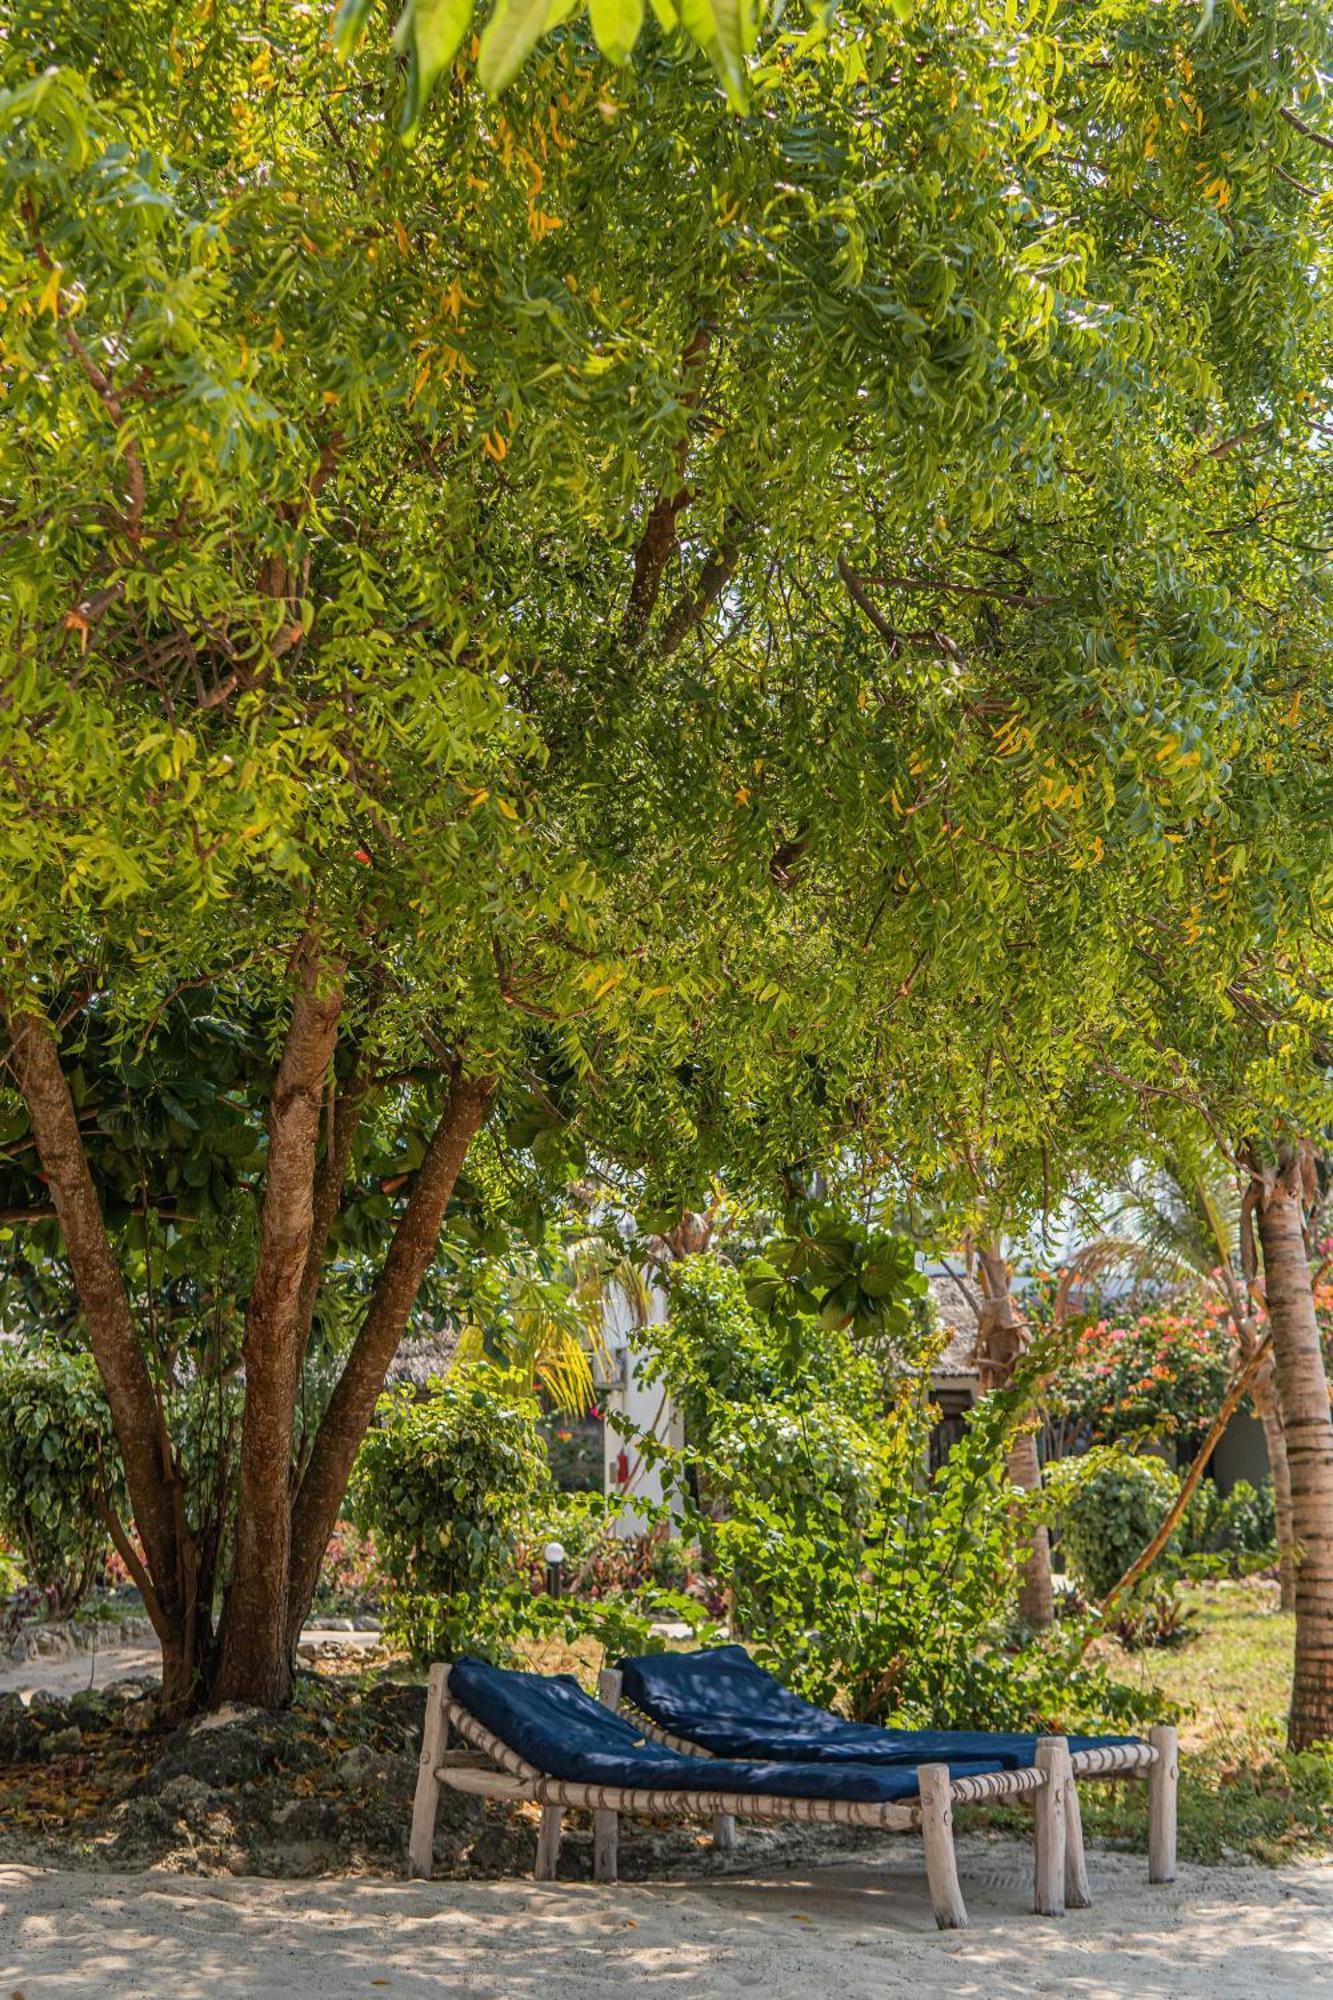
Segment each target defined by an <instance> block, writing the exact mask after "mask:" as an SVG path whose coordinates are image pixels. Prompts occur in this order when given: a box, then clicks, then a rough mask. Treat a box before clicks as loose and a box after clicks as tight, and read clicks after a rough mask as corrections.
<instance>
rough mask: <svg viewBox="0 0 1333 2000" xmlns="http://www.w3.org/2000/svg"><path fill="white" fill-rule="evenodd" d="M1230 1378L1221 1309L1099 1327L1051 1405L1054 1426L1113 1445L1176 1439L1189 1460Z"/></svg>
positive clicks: (1161, 1313) (1153, 1314) (1086, 1337)
mask: <svg viewBox="0 0 1333 2000" xmlns="http://www.w3.org/2000/svg"><path fill="white" fill-rule="evenodd" d="M1230 1376H1231V1346H1230V1340H1229V1336H1228V1332H1227V1324H1226V1320H1225V1317H1224V1315H1223V1314H1222V1313H1221V1311H1220V1309H1218V1308H1215V1307H1211V1306H1209V1305H1208V1304H1207V1303H1206V1302H1203V1301H1200V1302H1199V1303H1197V1304H1196V1305H1193V1306H1190V1307H1188V1308H1182V1309H1181V1310H1179V1311H1168V1310H1167V1309H1166V1308H1165V1307H1160V1306H1158V1307H1154V1308H1153V1310H1152V1311H1150V1312H1145V1313H1140V1314H1139V1316H1138V1318H1137V1319H1134V1320H1131V1321H1129V1323H1128V1324H1126V1325H1123V1326H1120V1325H1116V1324H1114V1323H1112V1322H1110V1321H1107V1320H1099V1321H1097V1323H1096V1324H1095V1325H1093V1326H1090V1327H1088V1328H1087V1329H1086V1330H1085V1331H1084V1333H1083V1334H1082V1335H1081V1337H1080V1339H1079V1343H1078V1347H1077V1349H1076V1350H1075V1353H1074V1355H1073V1357H1072V1359H1070V1360H1069V1361H1067V1362H1065V1363H1064V1364H1063V1365H1062V1366H1061V1368H1060V1370H1059V1373H1058V1374H1057V1376H1056V1378H1055V1380H1054V1381H1053V1383H1052V1384H1051V1386H1050V1388H1049V1390H1048V1392H1047V1403H1048V1408H1049V1412H1050V1416H1051V1418H1052V1420H1053V1421H1054V1422H1056V1423H1057V1424H1059V1425H1060V1426H1061V1427H1062V1428H1063V1429H1064V1430H1065V1431H1066V1433H1068V1434H1069V1435H1070V1436H1071V1437H1072V1438H1074V1439H1075V1440H1077V1441H1082V1442H1085V1443H1089V1444H1114V1443H1117V1442H1119V1441H1122V1440H1129V1439H1136V1438H1139V1437H1141V1436H1142V1435H1143V1434H1144V1433H1145V1432H1147V1433H1150V1434H1151V1435H1152V1436H1153V1437H1155V1438H1172V1439H1174V1440H1175V1442H1176V1444H1177V1447H1178V1449H1179V1450H1180V1451H1181V1452H1182V1454H1183V1455H1184V1456H1185V1457H1187V1458H1188V1457H1190V1456H1192V1455H1193V1453H1194V1451H1195V1450H1196V1449H1197V1448H1198V1446H1199V1445H1200V1444H1201V1443H1202V1442H1203V1436H1204V1433H1205V1431H1206V1430H1207V1428H1208V1425H1209V1424H1210V1423H1211V1421H1212V1419H1213V1416H1214V1413H1215V1412H1216V1410H1217V1408H1218V1406H1219V1404H1220V1403H1221V1401H1222V1398H1223V1396H1224V1395H1225V1393H1226V1386H1227V1383H1228V1381H1229V1379H1230Z"/></svg>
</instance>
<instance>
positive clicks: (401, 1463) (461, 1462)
mask: <svg viewBox="0 0 1333 2000" xmlns="http://www.w3.org/2000/svg"><path fill="white" fill-rule="evenodd" d="M538 1414H539V1413H538V1410H537V1406H536V1404H535V1403H531V1402H528V1401H526V1400H516V1399H515V1398H514V1396H513V1394H512V1392H511V1391H510V1390H508V1389H507V1388H506V1387H505V1386H503V1385H500V1384H499V1383H498V1382H497V1380H496V1378H495V1377H494V1376H493V1375H492V1374H491V1373H490V1371H488V1370H487V1369H486V1368H485V1367H484V1366H481V1365H478V1366H476V1367H473V1368H470V1369H468V1370H467V1371H466V1372H465V1373H464V1374H462V1375H461V1376H459V1377H457V1378H454V1379H451V1380H450V1381H448V1382H433V1383H432V1384H431V1385H430V1391H429V1394H428V1395H427V1396H426V1397H424V1398H423V1399H420V1400H418V1399H417V1397H416V1396H415V1395H414V1394H413V1392H412V1391H411V1390H410V1389H406V1388H404V1389H401V1390H398V1391H395V1392H394V1393H392V1394H390V1395H387V1396H384V1397H382V1398H381V1401H380V1406H379V1410H378V1413H377V1417H376V1422H375V1424H374V1425H373V1427H372V1428H371V1429H370V1430H369V1431H368V1432H367V1434H366V1437H365V1439H364V1440H363V1442H362V1445H361V1450H360V1453H359V1455H358V1457H357V1462H356V1470H355V1472H354V1475H353V1479H352V1487H351V1504H352V1518H353V1520H354V1521H355V1523H356V1525H357V1527H358V1528H359V1529H360V1530H361V1531H362V1533H368V1534H373V1536H374V1538H375V1545H376V1548H377V1550H378V1553H379V1560H380V1563H381V1565H382V1569H383V1582H382V1593H383V1621H384V1630H385V1634H386V1637H387V1638H388V1639H389V1640H390V1642H391V1643H394V1644H399V1645H403V1646H405V1647H406V1648H407V1650H408V1651H409V1652H410V1653H411V1654H412V1657H413V1658H414V1659H415V1660H417V1661H418V1662H421V1663H424V1662H426V1661H429V1660H440V1659H451V1658H453V1657H455V1656H456V1655H457V1654H458V1653H460V1652H463V1651H472V1652H481V1653H486V1654H490V1655H493V1656H495V1655H499V1656H503V1655H504V1654H505V1653H506V1651H507V1649H508V1632H509V1629H510V1624H511V1620H510V1617H509V1616H508V1613H507V1608H506V1600H505V1590H506V1586H507V1584H508V1583H509V1582H510V1580H511V1574H512V1564H513V1559H514V1549H515V1543H516V1541H517V1538H518V1535H519V1532H520V1529H521V1528H522V1525H523V1521H524V1518H525V1514H526V1512H527V1510H528V1509H529V1508H530V1507H531V1506H532V1505H533V1503H534V1501H535V1500H536V1499H537V1498H538V1497H539V1496H540V1497H545V1496H546V1495H547V1494H548V1492H549V1481H550V1474H549V1469H548V1466H547V1463H546V1454H545V1451H544V1450H543V1447H542V1441H541V1436H540V1433H539V1431H538V1428H537V1425H538Z"/></svg>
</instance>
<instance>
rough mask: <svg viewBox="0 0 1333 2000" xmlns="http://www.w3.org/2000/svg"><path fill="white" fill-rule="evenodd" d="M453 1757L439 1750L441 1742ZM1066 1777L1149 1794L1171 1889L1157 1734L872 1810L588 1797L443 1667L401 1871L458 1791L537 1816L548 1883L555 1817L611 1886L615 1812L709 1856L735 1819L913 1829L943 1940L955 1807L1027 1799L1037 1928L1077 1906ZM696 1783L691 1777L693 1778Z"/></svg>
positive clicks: (709, 1796) (850, 1804)
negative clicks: (702, 1834) (585, 1826)
mask: <svg viewBox="0 0 1333 2000" xmlns="http://www.w3.org/2000/svg"><path fill="white" fill-rule="evenodd" d="M598 1693H599V1695H600V1697H601V1700H602V1702H603V1703H604V1705H605V1706H606V1707H608V1708H610V1709H613V1710H614V1709H618V1708H620V1707H621V1705H622V1701H621V1677H620V1674H619V1672H618V1671H617V1670H616V1669H615V1668H607V1669H605V1670H604V1672H603V1674H602V1676H601V1680H600V1682H599V1686H598ZM632 1713H633V1719H634V1721H635V1724H636V1726H638V1727H642V1729H643V1731H644V1734H645V1735H651V1736H653V1737H655V1738H656V1740H657V1741H659V1742H664V1743H667V1744H670V1745H671V1746H672V1747H673V1748H677V1749H680V1750H683V1751H686V1752H687V1753H689V1754H690V1755H693V1756H699V1757H702V1758H705V1759H706V1758H707V1757H708V1752H707V1751H705V1750H701V1749H700V1747H699V1745H698V1744H691V1743H687V1742H685V1741H684V1740H682V1739H679V1738H675V1737H671V1736H669V1735H668V1734H667V1733H666V1732H665V1731H664V1730H661V1729H658V1728H657V1727H656V1726H655V1725H654V1724H652V1723H650V1722H649V1721H648V1720H647V1718H645V1717H642V1716H640V1715H639V1714H638V1713H637V1711H632ZM451 1731H452V1732H453V1733H454V1734H455V1735H457V1736H458V1737H459V1738H460V1739H461V1741H462V1744H463V1746H464V1747H462V1748H460V1749H450V1747H449V1736H450V1732H451ZM1076 1773H1077V1774H1078V1775H1081V1776H1086V1777H1093V1776H1096V1777H1142V1776H1146V1777H1147V1779H1148V1783H1149V1791H1150V1809H1149V1822H1150V1824H1149V1871H1148V1872H1149V1880H1150V1881H1153V1882H1169V1881H1171V1880H1172V1879H1173V1877H1174V1875H1175V1795H1176V1732H1175V1730H1174V1729H1166V1728H1163V1729H1157V1730H1154V1731H1153V1732H1152V1742H1151V1744H1125V1745H1118V1746H1115V1747H1112V1748H1108V1749H1105V1750H1084V1751H1080V1752H1079V1753H1078V1755H1077V1756H1076V1757H1074V1758H1072V1759H1071V1757H1070V1753H1069V1746H1068V1743H1067V1742H1066V1741H1065V1739H1064V1737H1063V1736H1044V1737H1042V1738H1040V1740H1039V1741H1038V1744H1037V1761H1036V1764H1035V1765H1034V1766H1031V1767H1029V1768H1028V1769H1025V1770H1021V1771H993V1772H983V1773H980V1774H978V1775H977V1776H975V1777H962V1778H955V1779H952V1780H951V1779H950V1777H949V1767H948V1765H947V1764H922V1765H919V1766H918V1767H917V1785H918V1791H919V1797H918V1799H917V1800H916V1801H915V1802H912V1801H903V1802H902V1803H894V1804H874V1803H869V1802H865V1803H862V1802H857V1801H854V1800H848V1799H811V1798H781V1797H777V1796H773V1795H770V1794H763V1793H751V1792H726V1791H710V1790H709V1789H708V1788H707V1786H706V1784H701V1785H700V1786H699V1788H698V1790H697V1791H696V1790H689V1791H683V1790H670V1791H667V1790H662V1791H654V1790H652V1789H649V1788H642V1789H641V1788H639V1787H627V1786H622V1785H588V1784H578V1783H574V1782H572V1781H569V1780H566V1779H561V1778H551V1777H548V1776H547V1775H546V1774H545V1773H544V1772H542V1771H539V1770H538V1769H537V1768H536V1766H535V1765H533V1764H530V1763H528V1762H527V1760H526V1759H525V1758H523V1757H521V1756H520V1755H519V1753H518V1752H517V1751H516V1750H514V1749H512V1748H511V1747H510V1746H509V1744H507V1743H505V1742H504V1741H503V1740H502V1739H501V1738H500V1737H498V1736H497V1735H495V1733H494V1732H493V1731H492V1730H490V1729H488V1728H487V1727H486V1725H485V1724H484V1723H483V1722H480V1721H479V1720H478V1719H477V1717H476V1716H475V1715H473V1714H472V1712H471V1710H470V1709H468V1708H466V1707H465V1706H464V1704H463V1703H462V1702H461V1701H460V1700H459V1699H458V1698H457V1697H456V1696H455V1695H454V1694H452V1693H451V1691H450V1687H449V1668H448V1667H447V1666H446V1665H443V1664H440V1665H436V1666H433V1667H432V1668H431V1670H430V1676H429V1680H428V1682H427V1688H426V1720H425V1728H424V1731H423V1735H422V1745H421V1764H420V1769H419V1772H418V1776H417V1789H416V1798H415V1801H414V1803H413V1807H412V1832H411V1837H410V1840H409V1844H408V1863H409V1868H410V1871H411V1873H412V1874H413V1875H415V1876H418V1877H420V1878H422V1879H423V1880H429V1878H430V1874H431V1865H432V1858H433V1857H432V1850H433V1846H434V1838H435V1815H436V1811H437V1809H438V1806H439V1798H440V1787H441V1786H442V1785H447V1786H448V1787H449V1789H450V1790H451V1791H456V1792H469V1793H472V1794H474V1795H475V1796H478V1797H480V1798H487V1799H512V1800H527V1801H530V1802H532V1803H534V1804H536V1805H540V1807H541V1809H542V1817H541V1829H540V1832H539V1834H538V1839H537V1864H536V1869H535V1871H534V1872H535V1875H536V1878H537V1880H538V1881H539V1882H549V1881H551V1880H553V1879H554V1877H555V1872H556V1863H557V1861H558V1859H559V1854H560V1832H561V1825H562V1821H563V1816H564V1812H565V1810H566V1808H568V1807H575V1808H579V1809H581V1810H582V1811H585V1812H590V1813H591V1814H592V1816H593V1875H594V1878H595V1880H597V1881H598V1882H614V1881H615V1880H616V1846H617V1836H618V1831H619V1816H620V1814H621V1813H642V1814H644V1815H645V1816H647V1817H650V1818H654V1819H658V1818H661V1819H692V1818H695V1817H703V1818H711V1819H712V1821H713V1837H714V1840H715V1841H716V1842H717V1844H718V1845H719V1846H723V1847H727V1846H731V1845H732V1844H733V1842H734V1838H735V1822H736V1820H737V1819H757V1820H805V1821H809V1822H817V1823H822V1824H824V1825H831V1826H864V1827H875V1828H879V1829H881V1830H915V1829H917V1828H919V1829H920V1831H921V1837H922V1843H923V1845H924V1848H925V1858H926V1879H927V1882H928V1883H929V1887H930V1900H931V1906H932V1908H933V1910H934V1912H935V1921H936V1922H937V1924H938V1925H939V1927H940V1929H941V1930H964V1929H966V1928H967V1921H968V1918H967V1907H966V1905H965V1903H964V1901H963V1893H962V1890H961V1888H960V1886H959V1882H958V1866H957V1861H956V1858H955V1854H954V1843H953V1808H954V1807H955V1806H956V1805H976V1804H980V1803H982V1802H985V1801H989V1802H991V1803H1004V1802H1006V1801H1008V1800H1012V1799H1020V1798H1029V1797H1030V1798H1031V1800H1032V1803H1033V1808H1034V1822H1035V1866H1034V1894H1033V1907H1034V1909H1035V1910H1036V1912H1037V1914H1038V1915H1039V1916H1062V1915H1063V1914H1064V1911H1065V1908H1066V1905H1068V1906H1070V1907H1073V1908H1075V1909H1084V1908H1086V1907H1087V1904H1088V1900H1089V1899H1088V1890H1087V1871H1086V1868H1085V1866H1084V1860H1083V1833H1082V1823H1081V1820H1080V1816H1079V1810H1078V1795H1077V1791H1076V1789H1075V1784H1074V1778H1075V1775H1076ZM700 1775H701V1777H702V1776H703V1773H702V1772H701V1773H700Z"/></svg>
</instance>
